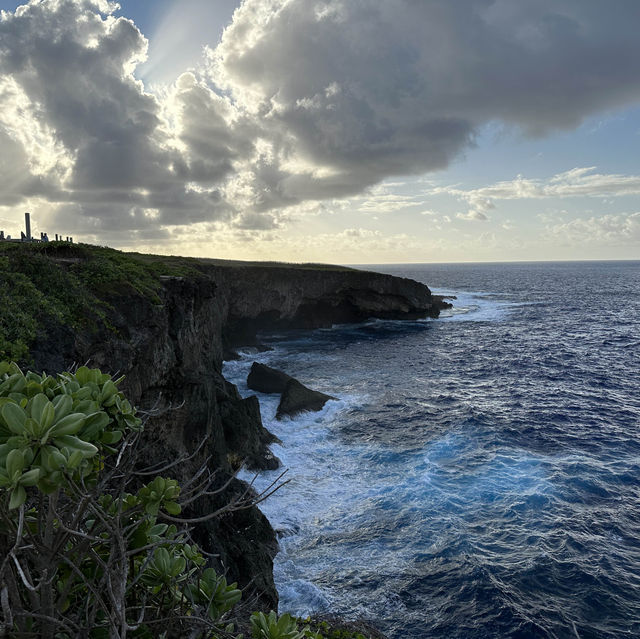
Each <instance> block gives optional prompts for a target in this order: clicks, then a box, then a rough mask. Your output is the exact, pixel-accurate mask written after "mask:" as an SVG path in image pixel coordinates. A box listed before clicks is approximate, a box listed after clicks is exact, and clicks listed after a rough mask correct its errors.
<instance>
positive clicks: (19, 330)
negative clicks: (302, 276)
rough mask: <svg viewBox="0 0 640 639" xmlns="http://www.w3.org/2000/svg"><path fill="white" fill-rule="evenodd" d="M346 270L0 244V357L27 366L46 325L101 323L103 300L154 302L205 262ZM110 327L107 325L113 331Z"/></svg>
mask: <svg viewBox="0 0 640 639" xmlns="http://www.w3.org/2000/svg"><path fill="white" fill-rule="evenodd" d="M212 266H213V267H215V268H223V269H224V268H234V269H244V268H246V269H250V268H265V269H276V268H285V269H294V270H316V271H319V270H322V271H339V272H342V271H353V270H354V269H351V268H348V267H343V266H333V265H330V264H291V263H284V262H243V261H238V260H217V259H207V258H188V257H179V256H163V255H147V254H144V253H125V252H122V251H117V250H115V249H111V248H107V247H101V246H92V245H89V244H68V243H66V242H47V243H32V244H31V243H19V242H17V243H13V242H0V358H9V359H13V360H16V361H19V362H22V363H25V364H30V363H31V362H30V359H29V349H30V346H31V345H32V344H33V343H34V341H35V340H36V339H37V338H39V337H46V335H47V327H48V326H50V325H51V324H52V323H55V324H58V325H65V326H68V327H71V328H74V329H78V328H82V327H85V328H87V327H88V328H97V327H98V325H100V324H102V325H103V326H106V327H107V328H112V327H111V326H110V324H109V319H108V316H109V311H110V309H111V305H110V302H109V300H110V299H111V298H113V297H114V296H116V295H123V294H126V293H131V294H138V295H141V296H143V297H145V298H147V299H148V300H150V301H151V303H153V304H161V303H162V299H161V291H162V286H163V284H162V277H163V276H170V277H193V278H196V279H197V278H202V277H207V271H210V269H211V267H212ZM113 330H115V329H113Z"/></svg>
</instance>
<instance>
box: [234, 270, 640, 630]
mask: <svg viewBox="0 0 640 639" xmlns="http://www.w3.org/2000/svg"><path fill="white" fill-rule="evenodd" d="M368 268H370V270H377V271H380V272H386V273H391V274H393V275H399V276H403V277H410V278H412V279H415V280H417V281H420V282H424V283H426V284H428V285H429V287H430V288H431V289H432V290H433V291H434V292H435V293H439V294H445V295H455V296H457V299H456V300H455V301H454V308H453V309H452V310H450V311H446V312H443V313H442V315H441V317H440V318H439V319H436V320H432V319H428V320H420V321H406V322H404V321H369V322H366V323H363V324H359V325H349V326H346V325H342V326H336V327H334V328H331V329H326V330H316V331H312V332H304V331H292V332H287V333H281V334H270V335H263V336H262V339H263V341H264V342H265V343H267V344H268V345H270V346H271V347H273V350H272V351H270V352H266V353H260V354H257V355H256V354H254V353H251V352H249V351H247V352H245V353H243V356H242V359H241V360H239V361H234V362H227V363H226V364H225V368H224V374H225V375H226V377H227V378H228V379H229V380H230V381H232V382H234V383H236V384H237V385H238V387H239V389H240V391H241V393H242V394H243V395H245V396H246V395H249V394H253V393H252V392H251V391H249V390H248V389H247V387H246V377H247V374H248V371H249V368H250V366H251V363H252V362H253V361H260V362H263V363H265V364H267V365H269V366H273V367H275V368H278V369H281V370H284V371H285V372H287V373H289V374H290V375H293V376H294V377H297V378H298V379H299V380H300V381H301V382H303V383H304V384H306V385H307V386H310V387H311V388H314V389H317V390H320V391H323V392H325V393H328V394H330V395H334V396H336V397H338V398H339V400H338V401H331V402H329V403H328V404H327V405H326V406H325V408H324V409H323V411H321V412H319V413H306V414H304V415H302V416H300V417H298V418H295V419H291V420H283V421H276V420H275V418H274V416H275V411H276V406H277V403H278V397H277V396H271V395H263V394H260V393H258V396H259V398H260V403H261V411H262V418H263V421H264V424H265V426H266V427H267V428H268V429H269V430H271V431H272V432H273V433H274V434H276V435H277V436H278V437H279V438H280V439H281V440H282V445H274V446H273V447H272V449H273V452H274V453H275V454H276V455H277V456H278V457H279V458H280V459H281V460H282V463H283V466H284V468H287V469H289V470H288V474H287V476H288V477H289V479H290V480H291V481H290V482H289V483H288V484H287V485H286V486H285V487H283V488H282V489H281V490H280V491H278V492H277V493H276V494H275V495H274V496H273V497H271V498H270V499H268V500H267V501H266V502H264V503H263V504H262V505H261V508H262V509H263V512H264V513H265V514H266V515H267V517H268V518H269V520H270V521H271V523H272V525H273V527H274V528H275V529H276V530H277V531H278V534H279V536H280V540H279V541H280V552H279V554H278V555H277V557H276V559H275V568H274V573H275V579H276V585H277V587H278V591H279V594H280V612H292V613H294V614H297V615H301V616H306V615H308V614H312V613H323V612H328V611H330V612H332V613H338V614H341V615H344V616H345V617H348V618H354V617H358V618H364V619H368V620H371V621H373V622H374V623H375V624H376V625H377V626H378V627H379V628H380V629H381V630H383V631H384V632H385V633H387V635H388V636H389V637H390V638H391V639H424V638H447V639H448V638H460V639H469V638H478V639H480V638H482V639H485V638H493V637H495V638H500V639H505V638H510V637H513V638H516V637H518V638H528V637H536V638H537V637H544V638H564V637H572V638H574V639H575V638H580V639H587V638H599V639H600V638H611V639H618V638H620V637H640V375H639V368H640V262H580V263H578V262H561V263H511V264H424V265H416V264H412V265H397V266H396V265H394V266H390V265H382V266H371V267H368ZM277 472H278V471H274V472H265V473H261V474H260V476H259V477H258V478H257V483H258V485H259V486H266V485H267V484H269V483H270V482H271V481H272V480H273V479H274V477H275V475H276V474H277ZM243 476H244V477H248V476H249V474H248V473H244V475H243Z"/></svg>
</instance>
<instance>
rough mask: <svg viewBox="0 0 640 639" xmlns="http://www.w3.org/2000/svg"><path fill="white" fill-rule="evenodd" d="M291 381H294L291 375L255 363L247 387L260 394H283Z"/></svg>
mask: <svg viewBox="0 0 640 639" xmlns="http://www.w3.org/2000/svg"><path fill="white" fill-rule="evenodd" d="M290 379H293V378H292V377H291V375H287V374H286V373H283V372H282V371H279V370H277V369H275V368H271V367H270V366H265V365H264V364H259V363H258V362H253V364H252V365H251V370H250V371H249V376H248V377H247V386H248V387H249V388H250V389H251V390H254V391H258V392H260V393H282V391H284V388H285V386H286V385H287V382H288V381H289V380H290Z"/></svg>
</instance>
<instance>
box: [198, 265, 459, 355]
mask: <svg viewBox="0 0 640 639" xmlns="http://www.w3.org/2000/svg"><path fill="white" fill-rule="evenodd" d="M211 272H212V273H214V274H215V277H216V281H218V283H219V286H220V290H221V291H223V292H224V295H225V297H226V299H227V300H228V307H227V312H228V319H227V322H226V324H225V326H224V333H223V337H224V340H225V345H227V346H231V347H233V346H234V345H245V344H254V343H256V332H258V331H265V330H279V329H288V328H306V329H309V328H322V327H329V326H332V325H333V324H341V323H350V322H362V321H364V320H366V319H369V318H372V317H375V318H380V319H420V318H424V317H437V316H438V315H439V314H440V309H441V308H446V307H448V306H449V305H448V304H447V303H446V302H444V301H443V300H441V299H439V298H436V297H435V296H433V295H432V294H431V291H430V290H429V288H428V287H427V286H425V285H424V284H420V283H418V282H415V281H413V280H409V279H406V278H399V277H394V276H392V275H383V274H380V273H371V272H368V271H357V270H338V269H336V270H331V269H318V270H312V269H300V268H292V267H286V266H284V265H283V266H274V267H269V268H264V267H259V266H243V267H239V268H237V269H236V268H228V267H215V266H214V267H212V270H211Z"/></svg>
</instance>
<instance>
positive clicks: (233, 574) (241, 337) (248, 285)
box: [4, 243, 446, 609]
mask: <svg viewBox="0 0 640 639" xmlns="http://www.w3.org/2000/svg"><path fill="white" fill-rule="evenodd" d="M45 248H46V251H45V250H42V251H39V250H38V249H37V247H35V245H34V246H33V247H31V246H30V245H25V246H18V248H14V249H12V250H11V251H8V250H7V252H6V258H4V259H6V260H7V261H6V263H5V270H6V271H7V273H15V274H16V277H29V278H32V281H33V282H34V285H35V286H37V287H38V288H39V290H41V291H43V294H45V296H46V299H47V300H50V301H51V303H54V302H55V301H56V300H57V299H58V297H59V298H60V299H63V298H62V295H63V294H67V293H66V290H67V289H68V290H69V291H74V293H73V298H69V299H73V300H75V301H74V304H76V301H78V300H80V301H82V304H81V303H80V302H78V303H77V306H74V307H73V308H74V309H76V308H77V309H80V310H74V311H73V312H77V313H78V317H76V318H75V319H73V322H72V323H73V326H71V325H70V323H71V320H70V319H69V318H67V319H66V320H64V321H61V320H60V317H59V314H58V315H56V314H46V313H42V314H40V315H39V316H38V317H37V318H35V319H36V321H37V322H39V328H38V331H37V336H36V338H35V340H32V341H31V343H30V344H29V360H30V361H29V360H26V363H27V364H28V365H29V367H31V368H35V369H37V370H46V371H48V372H55V371H62V370H66V369H68V368H69V367H72V366H73V365H74V364H76V363H82V364H84V363H85V362H86V363H87V364H88V365H89V366H96V367H99V368H101V369H102V370H104V371H105V372H111V373H116V372H118V373H119V374H124V375H125V376H126V378H125V381H124V382H123V385H122V389H123V391H124V392H125V393H127V395H128V396H129V397H130V398H131V400H132V401H133V402H134V403H135V404H136V405H137V406H138V407H139V408H140V409H141V410H143V411H149V412H148V416H149V419H148V422H147V425H146V428H145V437H146V449H145V461H149V462H150V463H151V462H156V461H157V462H161V461H162V460H166V459H176V458H178V457H180V456H185V455H191V458H190V459H188V461H186V462H185V463H183V464H180V465H179V466H178V467H176V469H175V476H176V479H178V480H179V481H183V480H184V479H186V478H187V477H189V476H191V475H192V474H193V473H194V472H195V470H196V469H197V468H199V467H200V465H201V464H203V463H204V462H205V461H207V460H208V463H209V464H210V467H211V468H212V469H215V470H216V478H217V480H218V482H219V483H220V485H222V484H224V483H225V482H226V480H227V479H229V477H230V476H231V475H232V474H233V472H234V471H235V470H237V468H238V467H239V466H240V465H241V464H246V465H247V466H248V467H249V468H253V469H261V468H273V467H275V466H277V464H278V461H277V459H275V458H274V457H273V455H272V454H271V453H270V451H269V448H268V445H269V444H270V443H271V442H272V441H273V440H274V438H273V436H272V435H271V434H270V433H269V432H268V431H267V430H266V429H265V428H264V427H263V425H262V422H261V418H260V411H259V406H258V401H257V399H256V398H255V397H249V398H247V399H243V398H242V397H241V396H240V394H239V393H238V390H237V389H236V387H235V386H234V385H233V384H230V383H229V382H227V381H226V380H225V379H224V377H223V375H222V363H223V353H224V352H225V350H226V349H231V348H236V347H239V346H244V345H251V344H255V343H256V340H257V338H256V334H257V333H258V332H259V331H264V330H274V329H276V330H279V329H283V328H317V327H324V326H331V325H332V324H335V323H346V322H359V321H362V320H365V319H367V318H384V319H414V318H423V317H437V315H438V314H439V310H440V308H442V307H443V306H445V305H446V303H443V302H442V301H441V300H439V299H438V298H436V297H434V296H432V295H431V292H430V290H429V289H428V288H427V287H426V286H424V285H422V284H419V283H417V282H414V281H412V280H408V279H401V278H397V277H392V276H389V275H380V274H377V273H371V272H366V271H359V270H353V269H345V268H341V267H327V266H313V265H301V266H294V265H292V266H287V265H281V264H255V263H254V264H247V263H242V262H224V261H219V260H195V259H185V258H170V257H160V256H151V255H140V254H133V253H130V254H128V253H121V252H119V251H114V250H111V249H105V248H99V247H90V246H87V245H73V246H72V247H69V246H55V244H54V243H52V244H51V245H50V246H48V247H45ZM34 274H35V275H34ZM46 278H48V279H46ZM45 279H46V281H49V280H50V281H51V282H53V283H55V285H53V284H52V285H51V286H50V287H49V288H48V289H47V290H44V289H43V287H44V286H45V285H44V284H43V282H45ZM56 296H58V297H56ZM64 299H66V298H64ZM56 303H57V302H56ZM23 363H25V362H23ZM203 441H204V445H202V446H200V448H198V445H199V444H200V443H201V442H203ZM196 449H197V453H196V454H193V452H194V451H196ZM244 488H245V484H244V483H243V482H240V481H239V480H232V481H231V483H230V484H229V486H228V488H227V489H226V492H225V493H224V494H222V495H219V496H216V498H215V499H214V498H211V501H210V502H209V503H204V504H200V505H199V506H198V510H197V511H196V510H193V511H192V512H191V514H192V515H195V516H198V515H200V514H203V513H206V512H209V511H211V510H212V509H214V508H217V507H218V506H219V505H220V503H216V502H215V500H218V502H221V501H222V502H224V501H226V500H229V499H231V498H232V497H233V495H234V494H239V493H241V492H242V491H243V490H244ZM194 537H195V538H196V541H198V543H200V544H201V545H202V547H203V548H204V549H205V550H206V551H207V552H209V553H213V554H214V555H215V556H216V557H217V558H216V559H215V562H214V567H216V569H217V570H219V571H223V572H226V574H227V578H228V580H229V581H238V582H239V584H240V586H241V587H245V586H246V587H248V590H247V593H246V594H245V596H246V597H247V598H251V597H254V599H253V601H254V602H255V603H254V606H255V607H256V608H260V607H262V608H263V609H269V608H274V609H275V608H276V606H277V592H276V589H275V586H274V582H273V574H272V570H273V561H272V560H273V557H274V556H275V553H276V552H277V548H278V545H277V539H276V535H275V533H274V531H273V529H272V528H271V526H270V524H269V522H268V521H267V519H266V518H265V517H264V516H263V515H262V513H261V512H260V510H259V509H258V508H256V507H254V508H250V509H247V510H242V511H238V512H232V513H229V514H228V515H226V516H224V517H222V518H220V519H219V520H215V521H213V522H209V523H206V524H203V525H200V526H198V527H196V528H195V530H194Z"/></svg>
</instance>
